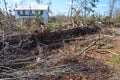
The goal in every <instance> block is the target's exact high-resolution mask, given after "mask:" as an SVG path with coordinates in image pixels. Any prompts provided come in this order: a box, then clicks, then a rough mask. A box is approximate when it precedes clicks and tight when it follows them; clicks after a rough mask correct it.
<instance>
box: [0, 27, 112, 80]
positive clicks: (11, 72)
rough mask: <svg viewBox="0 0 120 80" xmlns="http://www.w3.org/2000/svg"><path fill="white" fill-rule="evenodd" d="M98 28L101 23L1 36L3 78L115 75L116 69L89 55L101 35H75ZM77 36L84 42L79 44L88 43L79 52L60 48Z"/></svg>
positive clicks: (98, 79)
mask: <svg viewBox="0 0 120 80" xmlns="http://www.w3.org/2000/svg"><path fill="white" fill-rule="evenodd" d="M99 30H100V28H98V27H95V28H94V27H77V28H74V29H69V30H63V31H44V32H39V30H35V31H34V32H32V33H30V34H27V33H26V34H20V35H11V36H7V37H5V38H4V39H3V37H2V36H1V37H0V40H1V42H0V79H2V80H28V79H29V80H69V79H74V80H76V79H77V80H83V79H86V80H89V79H91V80H107V79H111V77H112V78H113V77H114V75H113V73H114V72H113V69H111V68H110V67H109V66H107V65H105V64H104V63H102V62H101V61H99V60H97V59H95V58H91V57H88V56H86V52H87V50H88V49H89V48H91V47H92V46H94V45H95V44H96V42H97V41H99V40H101V39H102V38H101V37H97V38H94V39H91V38H90V39H89V38H76V37H77V36H83V35H86V34H93V33H96V32H98V31H99ZM77 40H78V41H79V42H81V43H80V45H81V44H86V42H87V43H89V44H87V45H88V46H87V47H86V48H84V49H82V50H81V52H79V53H75V52H69V51H68V50H66V51H64V50H63V49H61V48H64V45H65V44H66V43H68V42H70V41H77ZM57 49H60V50H57ZM61 52H63V53H61ZM113 80H114V79H113Z"/></svg>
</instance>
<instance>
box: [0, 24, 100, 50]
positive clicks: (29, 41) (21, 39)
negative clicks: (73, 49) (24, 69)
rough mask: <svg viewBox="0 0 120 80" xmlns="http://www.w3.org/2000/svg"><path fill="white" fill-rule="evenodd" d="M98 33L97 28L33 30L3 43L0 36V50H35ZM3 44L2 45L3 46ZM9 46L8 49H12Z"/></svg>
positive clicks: (6, 38)
mask: <svg viewBox="0 0 120 80" xmlns="http://www.w3.org/2000/svg"><path fill="white" fill-rule="evenodd" d="M98 31H100V28H99V27H96V26H95V27H92V26H90V27H77V28H73V29H67V30H60V31H47V30H45V31H44V32H39V30H35V31H34V32H33V33H31V34H20V35H13V36H12V35H11V36H7V37H5V41H2V40H3V39H2V36H0V50H2V47H3V46H6V47H9V46H10V45H12V46H15V45H17V46H16V47H20V48H23V49H29V48H30V49H31V48H35V47H36V46H37V44H39V43H41V44H43V45H44V44H51V43H56V42H62V41H65V42H67V41H70V40H69V39H70V38H75V37H77V36H80V35H86V34H93V33H96V32H98ZM3 42H6V43H4V45H3ZM12 46H10V47H12ZM16 47H13V48H16Z"/></svg>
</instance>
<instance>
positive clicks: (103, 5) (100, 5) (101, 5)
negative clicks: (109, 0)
mask: <svg viewBox="0 0 120 80" xmlns="http://www.w3.org/2000/svg"><path fill="white" fill-rule="evenodd" d="M97 6H99V7H107V6H108V4H98V5H97Z"/></svg>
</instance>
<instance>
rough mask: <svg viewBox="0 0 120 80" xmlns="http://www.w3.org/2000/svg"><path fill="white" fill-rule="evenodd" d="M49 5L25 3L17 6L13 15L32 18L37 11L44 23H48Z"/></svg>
mask: <svg viewBox="0 0 120 80" xmlns="http://www.w3.org/2000/svg"><path fill="white" fill-rule="evenodd" d="M48 11H49V6H48V5H39V4H34V5H26V6H18V7H16V8H15V17H16V18H33V17H34V15H35V13H36V12H38V14H39V15H40V17H41V18H42V19H43V20H44V22H45V23H48V17H49V14H48Z"/></svg>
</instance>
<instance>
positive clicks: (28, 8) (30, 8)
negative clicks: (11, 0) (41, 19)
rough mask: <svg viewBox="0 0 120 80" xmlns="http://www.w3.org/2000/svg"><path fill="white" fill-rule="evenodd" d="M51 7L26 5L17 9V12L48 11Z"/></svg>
mask: <svg viewBox="0 0 120 80" xmlns="http://www.w3.org/2000/svg"><path fill="white" fill-rule="evenodd" d="M48 8H49V6H48V5H39V4H35V5H24V6H18V7H17V8H15V10H48Z"/></svg>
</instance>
